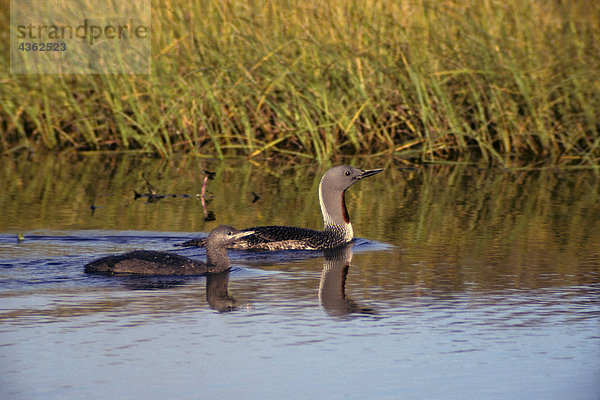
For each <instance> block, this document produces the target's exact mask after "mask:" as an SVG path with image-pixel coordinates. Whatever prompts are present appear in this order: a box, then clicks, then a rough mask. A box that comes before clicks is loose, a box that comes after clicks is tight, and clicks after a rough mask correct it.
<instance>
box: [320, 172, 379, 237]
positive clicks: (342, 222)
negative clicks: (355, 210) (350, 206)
mask: <svg viewBox="0 0 600 400" xmlns="http://www.w3.org/2000/svg"><path fill="white" fill-rule="evenodd" d="M381 171H383V169H369V170H362V169H358V168H354V167H351V166H348V165H340V166H337V167H333V168H331V169H330V170H329V171H327V172H325V175H323V178H321V182H320V183H319V203H320V205H321V213H322V214H323V223H324V229H325V230H335V231H340V232H341V233H343V234H344V236H345V237H346V239H347V240H348V241H350V240H352V238H353V237H354V232H353V231H352V224H351V223H350V215H349V214H348V210H347V208H346V201H345V198H344V193H345V192H346V189H348V188H349V187H350V186H352V185H354V184H355V183H356V182H358V181H359V180H361V179H363V178H367V177H369V176H373V175H375V174H378V173H380V172H381Z"/></svg>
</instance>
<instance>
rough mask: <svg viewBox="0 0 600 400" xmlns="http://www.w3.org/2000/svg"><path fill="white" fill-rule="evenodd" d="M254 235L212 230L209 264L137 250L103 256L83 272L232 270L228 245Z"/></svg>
mask: <svg viewBox="0 0 600 400" xmlns="http://www.w3.org/2000/svg"><path fill="white" fill-rule="evenodd" d="M253 233H254V232H253V231H251V230H246V231H238V230H237V229H235V228H232V227H230V226H226V225H221V226H219V227H217V228H215V229H213V230H212V231H211V232H210V234H209V235H208V238H207V239H206V257H207V261H206V262H202V261H196V260H192V259H191V258H187V257H183V256H180V255H177V254H172V253H166V252H161V251H152V250H135V251H131V252H128V253H124V254H120V255H113V256H107V257H102V258H100V259H98V260H95V261H92V262H91V263H89V264H87V265H86V266H85V267H84V269H85V272H87V273H96V274H105V275H117V274H122V275H154V276H165V275H203V274H207V273H210V274H212V273H218V272H223V271H226V270H227V269H228V268H229V257H227V246H228V245H229V244H231V243H233V242H235V241H236V240H238V239H240V238H243V237H246V236H248V235H252V234H253Z"/></svg>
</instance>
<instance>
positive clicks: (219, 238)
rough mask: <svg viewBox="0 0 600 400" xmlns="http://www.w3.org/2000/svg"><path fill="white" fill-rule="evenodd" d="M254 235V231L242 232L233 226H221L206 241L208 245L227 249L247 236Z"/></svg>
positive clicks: (211, 232)
mask: <svg viewBox="0 0 600 400" xmlns="http://www.w3.org/2000/svg"><path fill="white" fill-rule="evenodd" d="M253 233H254V231H240V230H237V229H235V228H234V227H232V226H228V225H220V226H217V227H216V228H215V229H213V230H212V231H210V233H209V234H208V239H207V240H206V245H207V246H212V247H223V248H225V247H227V245H228V244H230V243H233V242H235V241H236V240H238V239H240V238H243V237H245V236H249V235H252V234H253Z"/></svg>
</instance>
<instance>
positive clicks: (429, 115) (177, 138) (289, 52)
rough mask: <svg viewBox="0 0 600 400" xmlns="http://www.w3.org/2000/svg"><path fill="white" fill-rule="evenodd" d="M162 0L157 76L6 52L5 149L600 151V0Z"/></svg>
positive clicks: (544, 154)
mask: <svg viewBox="0 0 600 400" xmlns="http://www.w3.org/2000/svg"><path fill="white" fill-rule="evenodd" d="M1 1H2V2H3V3H8V1H7V0H1ZM152 4H153V11H152V12H153V14H152V18H153V24H152V25H153V26H152V29H153V32H152V48H153V54H152V74H150V75H64V76H61V75H10V74H9V73H8V69H7V68H8V63H7V62H3V63H2V67H0V68H1V69H0V82H1V83H0V107H1V109H0V129H1V130H2V138H1V141H0V149H1V150H2V151H3V152H4V153H11V152H13V151H18V150H20V149H23V148H49V149H62V148H69V147H72V148H75V149H78V150H106V149H109V150H110V149H115V150H137V151H144V152H151V153H157V154H160V155H162V156H169V155H171V154H173V153H175V152H187V153H191V154H195V155H200V156H217V157H225V156H230V155H245V156H252V157H264V156H274V155H276V156H282V157H288V156H289V157H301V158H311V159H315V160H318V161H324V160H328V159H331V158H333V157H337V156H340V155H346V154H362V155H386V154H387V155H391V156H395V157H401V158H405V159H410V160H414V161H440V160H461V159H464V158H465V157H472V156H474V155H475V156H477V157H480V158H481V159H483V160H487V162H488V163H490V164H500V165H507V164H510V163H513V162H515V161H518V162H521V161H525V162H538V161H539V162H544V163H549V164H552V165H565V164H574V165H586V166H590V165H593V166H596V165H598V159H599V158H600V133H599V129H600V81H599V80H598V71H600V56H599V55H600V4H596V2H588V1H584V0H575V1H571V2H563V1H559V0H551V1H544V2H541V1H535V0H504V1H492V0H479V1H475V0H467V1H460V2H459V1H452V0H447V1H443V2H440V1H427V0H420V1H391V0H389V1H386V0H380V1H378V0H360V1H359V0H341V1H338V2H326V3H323V2H321V1H316V0H309V1H293V0H267V1H265V0H262V1H256V0H253V1H241V0H228V1H213V0H202V1H194V2H184V1H182V0H162V1H159V0H153V3H152ZM0 18H3V19H4V20H5V21H3V22H7V21H6V18H7V16H6V15H4V16H0ZM4 56H5V55H2V57H4Z"/></svg>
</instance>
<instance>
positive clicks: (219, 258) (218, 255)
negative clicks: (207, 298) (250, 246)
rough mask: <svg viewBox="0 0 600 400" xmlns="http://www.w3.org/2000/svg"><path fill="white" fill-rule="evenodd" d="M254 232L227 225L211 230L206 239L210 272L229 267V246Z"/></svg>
mask: <svg viewBox="0 0 600 400" xmlns="http://www.w3.org/2000/svg"><path fill="white" fill-rule="evenodd" d="M253 233H254V231H240V230H237V229H235V228H233V227H231V226H227V225H220V226H218V227H216V228H215V229H213V230H212V231H210V233H209V234H208V238H207V240H206V261H207V264H208V265H209V267H210V272H221V271H224V270H226V269H227V268H229V257H227V246H228V245H229V244H231V243H234V242H235V241H237V240H238V239H241V238H243V237H246V236H249V235H252V234H253Z"/></svg>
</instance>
